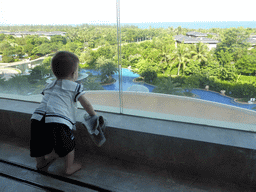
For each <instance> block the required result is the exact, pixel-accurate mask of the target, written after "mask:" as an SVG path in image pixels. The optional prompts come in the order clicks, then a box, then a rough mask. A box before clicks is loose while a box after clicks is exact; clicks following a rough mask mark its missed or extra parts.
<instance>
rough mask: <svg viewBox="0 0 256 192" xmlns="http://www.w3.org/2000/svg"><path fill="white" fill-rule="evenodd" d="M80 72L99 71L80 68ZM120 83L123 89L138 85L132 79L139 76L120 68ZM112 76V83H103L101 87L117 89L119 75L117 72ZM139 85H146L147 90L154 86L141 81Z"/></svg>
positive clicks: (96, 73) (151, 89)
mask: <svg viewBox="0 0 256 192" xmlns="http://www.w3.org/2000/svg"><path fill="white" fill-rule="evenodd" d="M81 72H91V73H92V74H93V75H99V72H97V71H93V70H82V71H81ZM122 77H123V78H122V81H123V83H122V85H123V91H127V89H128V87H131V86H132V85H138V83H134V82H133V81H132V80H133V79H135V78H137V77H139V75H138V74H136V73H133V72H132V71H131V70H129V69H125V68H123V69H122ZM113 78H115V79H116V82H115V83H114V84H112V85H104V86H103V88H104V89H105V90H114V91H119V76H118V73H116V74H114V75H113ZM141 85H143V86H145V87H147V88H148V89H149V92H152V91H153V89H154V86H152V85H147V84H145V83H141Z"/></svg>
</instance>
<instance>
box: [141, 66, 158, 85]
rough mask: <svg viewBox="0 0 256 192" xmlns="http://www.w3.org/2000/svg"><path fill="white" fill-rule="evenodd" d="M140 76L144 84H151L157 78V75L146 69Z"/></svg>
mask: <svg viewBox="0 0 256 192" xmlns="http://www.w3.org/2000/svg"><path fill="white" fill-rule="evenodd" d="M141 76H142V77H144V80H145V82H147V83H151V82H153V81H155V79H156V78H157V73H156V72H155V71H153V70H152V69H147V70H145V71H144V72H142V73H141Z"/></svg>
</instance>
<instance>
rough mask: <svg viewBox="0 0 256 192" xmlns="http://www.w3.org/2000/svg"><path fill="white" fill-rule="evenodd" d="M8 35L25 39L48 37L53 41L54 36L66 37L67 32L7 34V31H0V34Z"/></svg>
mask: <svg viewBox="0 0 256 192" xmlns="http://www.w3.org/2000/svg"><path fill="white" fill-rule="evenodd" d="M1 33H3V34H6V35H13V36H14V37H19V38H20V37H24V36H26V35H38V36H39V37H46V38H47V39H49V40H50V39H51V37H52V36H54V35H61V36H65V34H66V32H62V31H50V32H45V31H36V32H33V31H19V32H6V31H0V34H1Z"/></svg>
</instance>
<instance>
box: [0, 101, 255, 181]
mask: <svg viewBox="0 0 256 192" xmlns="http://www.w3.org/2000/svg"><path fill="white" fill-rule="evenodd" d="M38 105H39V104H38V103H35V102H28V101H18V100H11V99H0V129H1V133H2V134H4V135H10V136H14V137H18V138H21V139H24V140H26V141H27V142H29V139H30V117H31V115H32V113H33V112H34V110H35V108H36V107H37V106H38ZM85 113H86V112H85V111H84V110H82V109H78V115H77V130H76V131H75V133H74V134H75V137H76V145H77V146H76V147H77V151H78V152H79V153H82V152H86V153H91V154H97V155H103V156H108V157H111V158H115V159H120V160H125V161H129V162H132V163H135V164H137V165H140V164H141V165H150V166H154V167H159V168H165V169H169V170H173V169H177V170H182V172H184V173H188V174H196V175H201V176H203V175H207V176H212V177H217V178H223V179H224V180H227V181H231V182H240V183H243V184H249V185H256V177H255V173H256V153H255V149H256V144H255V137H256V133H254V132H249V131H243V130H237V129H226V128H223V127H214V126H209V125H202V124H195V123H188V122H179V121H170V120H160V119H152V118H146V117H139V116H132V115H124V114H118V113H109V112H102V111H97V113H98V114H99V115H102V116H104V117H105V118H106V119H107V120H108V127H107V132H106V137H107V141H106V143H105V144H104V145H103V146H102V147H101V148H98V147H96V146H95V145H94V143H93V142H92V141H91V140H90V138H89V136H88V134H87V132H86V131H85V128H84V127H83V125H82V124H81V120H82V118H83V115H84V114H85Z"/></svg>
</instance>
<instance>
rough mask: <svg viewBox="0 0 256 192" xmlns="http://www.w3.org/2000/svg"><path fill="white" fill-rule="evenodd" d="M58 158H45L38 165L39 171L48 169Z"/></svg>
mask: <svg viewBox="0 0 256 192" xmlns="http://www.w3.org/2000/svg"><path fill="white" fill-rule="evenodd" d="M55 160H56V158H51V159H45V160H44V161H43V162H41V163H40V164H38V165H37V166H36V168H37V170H39V171H47V170H48V168H49V167H50V165H51V164H52V163H53V162H54V161H55Z"/></svg>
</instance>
